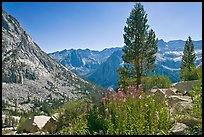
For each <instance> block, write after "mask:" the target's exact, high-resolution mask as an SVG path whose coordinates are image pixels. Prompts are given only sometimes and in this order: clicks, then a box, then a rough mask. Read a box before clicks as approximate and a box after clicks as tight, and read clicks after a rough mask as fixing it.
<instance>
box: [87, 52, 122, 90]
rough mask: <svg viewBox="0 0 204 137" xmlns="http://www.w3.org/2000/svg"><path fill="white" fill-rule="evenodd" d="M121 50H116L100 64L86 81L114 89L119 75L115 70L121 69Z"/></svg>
mask: <svg viewBox="0 0 204 137" xmlns="http://www.w3.org/2000/svg"><path fill="white" fill-rule="evenodd" d="M122 54H123V52H122V50H117V51H115V52H113V53H112V54H111V56H110V57H109V58H108V59H107V60H106V61H105V62H104V63H102V64H101V65H100V66H99V67H98V68H97V69H96V70H95V71H94V73H92V74H90V75H89V76H87V79H88V80H90V81H93V82H94V83H96V84H98V85H100V86H102V87H108V86H110V87H114V86H115V85H117V79H118V77H119V74H118V73H117V72H116V70H117V69H118V68H119V67H121V57H122Z"/></svg>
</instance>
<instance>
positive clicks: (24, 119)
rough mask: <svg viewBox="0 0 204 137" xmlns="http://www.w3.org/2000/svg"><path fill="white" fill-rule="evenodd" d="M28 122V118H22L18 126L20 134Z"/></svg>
mask: <svg viewBox="0 0 204 137" xmlns="http://www.w3.org/2000/svg"><path fill="white" fill-rule="evenodd" d="M25 122H26V117H21V119H20V121H19V123H18V125H17V132H18V133H21V132H22V127H23V124H24V123H25Z"/></svg>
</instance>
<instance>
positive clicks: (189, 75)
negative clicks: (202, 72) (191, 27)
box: [180, 36, 197, 81]
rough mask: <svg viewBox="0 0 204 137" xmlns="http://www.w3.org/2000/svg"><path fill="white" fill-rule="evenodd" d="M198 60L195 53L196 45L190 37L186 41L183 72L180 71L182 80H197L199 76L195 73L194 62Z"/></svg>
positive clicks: (182, 64) (182, 65)
mask: <svg viewBox="0 0 204 137" xmlns="http://www.w3.org/2000/svg"><path fill="white" fill-rule="evenodd" d="M195 60H196V56H195V53H194V45H193V42H192V40H191V37H190V36H189V37H188V39H187V40H186V43H185V46H184V50H183V56H182V63H181V66H180V68H181V70H180V77H181V79H182V80H186V81H188V80H195V79H197V74H196V71H195V64H194V61H195Z"/></svg>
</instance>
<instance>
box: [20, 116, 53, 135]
mask: <svg viewBox="0 0 204 137" xmlns="http://www.w3.org/2000/svg"><path fill="white" fill-rule="evenodd" d="M55 122H56V120H55V119H53V118H52V117H49V116H43V115H41V116H33V117H32V118H28V119H27V120H26V122H25V123H24V124H23V126H22V130H23V131H26V132H31V133H34V132H38V131H44V132H53V131H54V130H56V124H55Z"/></svg>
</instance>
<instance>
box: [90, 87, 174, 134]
mask: <svg viewBox="0 0 204 137" xmlns="http://www.w3.org/2000/svg"><path fill="white" fill-rule="evenodd" d="M171 125H172V123H171V121H170V110H169V108H168V106H167V105H166V104H165V102H164V101H163V100H159V98H158V96H147V95H146V94H145V93H139V92H138V90H135V88H134V87H133V86H132V87H129V88H128V90H127V91H126V92H124V90H123V89H122V88H119V90H118V93H115V92H114V91H108V92H106V93H105V95H104V97H103V98H102V99H101V104H100V105H99V106H97V107H96V106H95V107H93V109H92V110H91V111H90V112H89V114H88V127H89V131H90V133H91V134H93V133H94V132H98V133H99V132H100V131H103V134H110V135H123V134H124V135H156V134H168V130H169V128H170V127H171Z"/></svg>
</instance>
